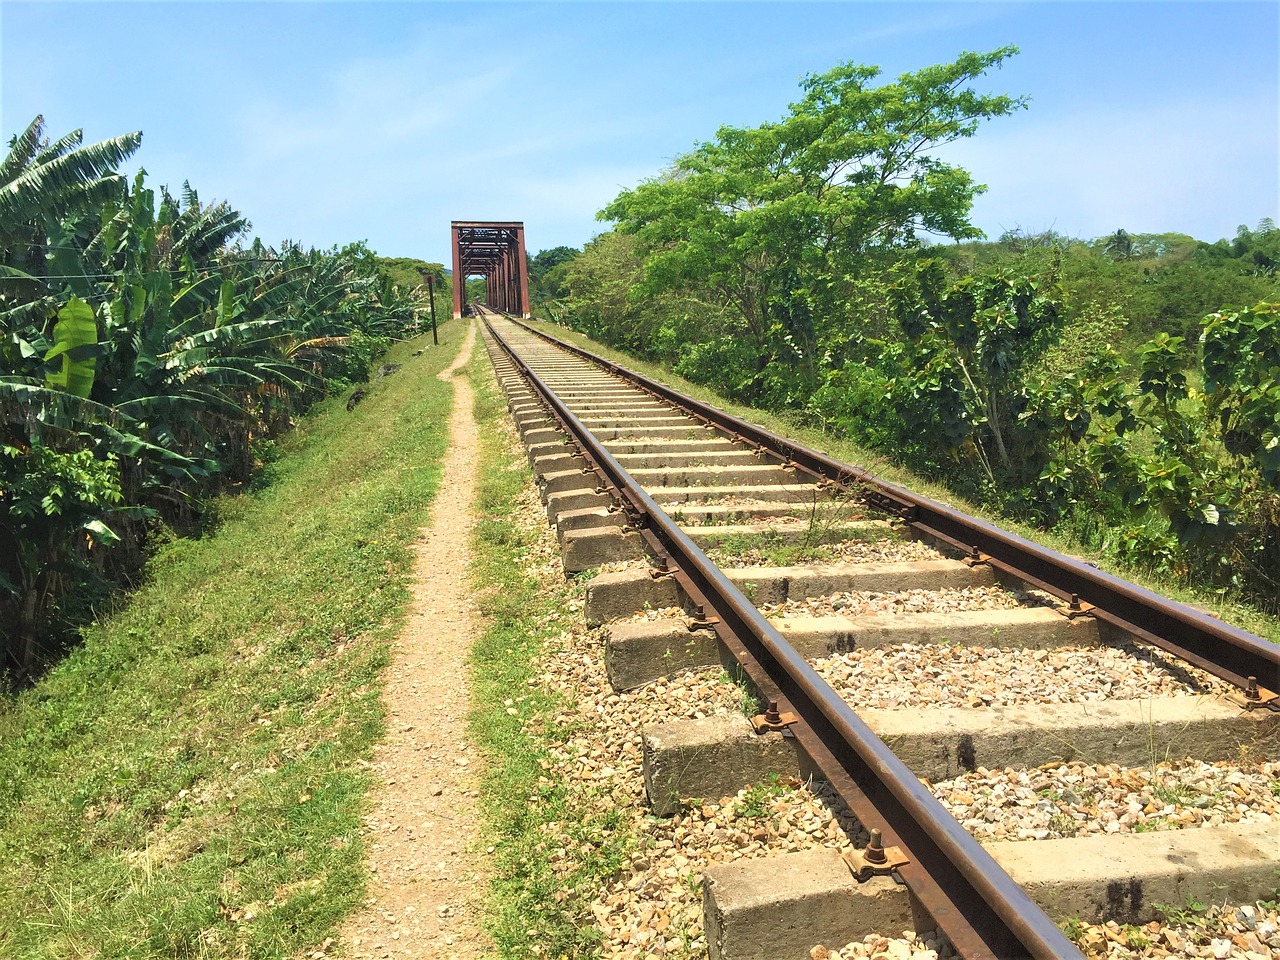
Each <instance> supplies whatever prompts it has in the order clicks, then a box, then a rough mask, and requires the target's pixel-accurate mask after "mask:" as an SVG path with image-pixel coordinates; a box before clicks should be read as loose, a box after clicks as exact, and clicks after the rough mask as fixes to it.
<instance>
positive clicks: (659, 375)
mask: <svg viewBox="0 0 1280 960" xmlns="http://www.w3.org/2000/svg"><path fill="white" fill-rule="evenodd" d="M533 325H534V326H535V327H537V328H539V329H541V330H545V331H546V332H547V333H549V334H551V335H552V336H554V337H557V338H559V339H561V340H565V341H567V342H570V343H574V344H577V345H578V346H581V347H584V348H586V349H588V350H590V351H592V352H593V353H597V354H599V355H600V356H603V357H608V358H609V359H611V360H615V361H617V362H618V363H621V364H624V365H625V366H627V367H629V368H630V369H632V370H635V371H637V372H638V373H643V374H645V375H646V376H648V377H652V378H653V379H654V380H659V381H661V382H663V383H666V384H670V385H671V386H673V387H675V388H676V389H677V390H681V391H683V392H684V393H687V394H689V395H690V396H693V397H696V398H698V399H699V400H703V401H705V402H707V403H712V404H715V405H716V406H717V407H719V408H720V409H722V410H727V411H728V412H730V413H732V414H734V415H735V416H738V417H741V418H742V419H744V420H749V421H751V422H752V423H757V424H760V425H761V426H763V427H766V428H768V429H770V430H773V431H775V432H777V433H782V434H785V435H786V436H788V437H791V438H793V439H795V440H798V441H800V442H801V443H804V444H807V445H808V446H811V447H813V448H814V449H816V450H821V451H823V452H824V453H827V454H829V455H830V456H832V457H835V458H837V459H839V460H843V461H844V462H846V463H854V464H857V465H859V466H861V467H863V468H864V469H866V470H868V471H870V472H871V473H872V474H874V475H876V476H878V477H881V478H883V479H885V480H889V481H892V482H894V483H900V484H902V485H903V486H905V487H907V488H909V489H910V490H913V491H915V492H916V493H919V494H923V495H924V496H928V497H932V498H933V499H935V500H938V501H941V502H942V503H946V504H949V505H951V506H953V507H955V508H956V509H958V510H963V511H964V512H965V513H968V514H969V515H971V516H975V517H982V518H983V519H986V520H989V521H991V522H992V523H995V524H998V525H999V526H1000V527H1002V528H1004V529H1006V530H1010V531H1012V532H1014V533H1017V534H1019V535H1021V536H1023V537H1026V538H1027V539H1028V540H1034V541H1035V542H1037V543H1041V544H1044V545H1045V546H1047V547H1050V548H1052V549H1054V550H1058V551H1060V552H1062V553H1066V554H1070V555H1071V556H1080V557H1086V558H1087V559H1089V560H1090V561H1091V562H1094V563H1096V564H1097V565H1098V567H1099V568H1100V569H1102V570H1106V571H1107V572H1109V573H1112V574H1115V575H1116V576H1120V577H1124V578H1125V579H1126V580H1130V581H1132V582H1133V583H1136V584H1138V585H1140V586H1143V587H1146V588H1147V589H1148V590H1152V591H1154V592H1156V593H1160V594H1163V595H1165V596H1168V597H1172V598H1174V599H1175V600H1180V601H1182V602H1184V603H1190V604H1194V605H1196V606H1198V607H1201V608H1203V609H1206V610H1212V611H1214V612H1215V613H1216V614H1217V615H1218V616H1220V617H1221V618H1222V619H1223V620H1224V621H1225V622H1227V623H1230V624H1233V625H1235V626H1238V627H1240V628H1242V629H1244V630H1249V631H1252V632H1253V633H1256V634H1258V635H1259V636H1261V637H1266V638H1267V639H1269V640H1271V641H1272V642H1274V643H1280V618H1276V617H1270V616H1267V615H1266V614H1264V613H1262V612H1260V611H1258V610H1257V609H1255V608H1253V607H1250V606H1247V605H1245V604H1242V603H1237V602H1234V601H1232V600H1231V599H1229V598H1224V597H1223V596H1222V595H1221V594H1219V593H1217V592H1215V591H1212V590H1199V589H1195V588H1193V587H1190V586H1188V585H1186V584H1185V583H1180V582H1177V581H1174V580H1172V579H1170V578H1165V577H1160V576H1159V575H1156V574H1153V573H1150V572H1148V571H1145V570H1139V569H1135V568H1131V567H1124V566H1120V565H1117V564H1116V563H1114V562H1112V561H1110V560H1109V559H1108V558H1105V557H1100V556H1097V555H1096V554H1093V553H1092V552H1091V551H1088V550H1087V549H1085V548H1084V547H1083V546H1081V544H1080V543H1078V542H1076V541H1072V540H1069V539H1066V538H1065V537H1063V536H1059V535H1057V534H1055V533H1053V532H1046V531H1043V530H1039V529H1036V528H1034V527H1031V526H1028V525H1026V524H1020V523H1017V522H1016V521H1013V520H1009V519H1008V518H1005V517H1001V516H998V515H993V514H991V513H990V512H989V511H984V510H983V509H982V508H981V507H978V506H976V505H974V504H973V503H970V502H968V501H967V500H964V499H963V498H961V497H958V496H956V495H955V494H954V493H952V492H951V491H949V490H947V489H946V488H945V487H943V486H941V485H940V484H937V483H934V482H931V481H929V480H924V479H921V478H920V477H917V476H915V475H914V474H912V473H911V472H909V471H908V470H906V469H904V468H902V467H901V466H899V465H898V464H895V463H894V462H893V461H891V460H889V459H888V458H886V457H885V456H884V455H883V454H879V453H875V452H872V451H869V450H866V449H865V448H863V447H860V446H858V445H857V444H855V443H852V442H850V441H849V440H846V439H844V438H841V437H836V436H833V435H832V434H830V433H825V432H823V431H822V430H820V429H817V428H815V427H813V426H811V425H809V424H807V423H804V422H802V421H801V419H800V417H799V416H797V415H787V414H785V413H783V414H776V413H769V412H767V411H764V410H757V409H755V408H753V407H744V406H740V405H738V404H735V403H732V402H730V401H727V400H725V399H724V398H723V397H721V396H719V395H718V394H716V393H715V392H714V391H713V390H709V389H707V388H706V387H703V386H701V385H699V384H696V383H690V382H689V381H687V380H685V379H684V378H682V377H679V376H677V375H676V374H674V373H672V372H671V371H670V370H667V369H665V368H663V367H661V366H659V365H657V364H654V363H649V362H647V361H644V360H639V359H637V358H635V357H633V356H631V355H630V354H627V353H624V352H623V351H621V350H616V349H614V348H612V347H607V346H605V345H603V344H600V343H597V342H596V341H594V340H592V339H590V338H589V337H587V336H585V335H583V334H580V333H578V332H577V331H574V330H570V329H568V328H567V327H562V326H559V325H557V324H553V323H547V322H545V321H534V323H533Z"/></svg>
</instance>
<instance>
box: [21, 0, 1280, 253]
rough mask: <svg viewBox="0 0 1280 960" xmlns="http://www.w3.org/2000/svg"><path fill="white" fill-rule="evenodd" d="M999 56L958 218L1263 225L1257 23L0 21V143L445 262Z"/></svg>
mask: <svg viewBox="0 0 1280 960" xmlns="http://www.w3.org/2000/svg"><path fill="white" fill-rule="evenodd" d="M1007 43H1014V44H1017V45H1018V46H1019V47H1020V48H1021V50H1022V52H1021V54H1019V56H1017V57H1016V58H1014V60H1013V61H1011V62H1009V63H1007V64H1006V65H1005V66H1004V67H1003V69H1001V70H999V71H997V72H995V73H993V74H991V75H989V76H988V77H987V78H986V79H985V80H984V81H983V83H982V86H983V88H985V89H986V90H988V91H991V92H1005V93H1011V94H1018V95H1028V96H1030V97H1031V98H1032V102H1031V105H1030V107H1029V109H1027V110H1025V111H1022V112H1020V113H1018V114H1016V115H1015V116H1013V117H1007V118H1002V119H999V120H995V121H993V122H992V123H990V124H989V125H987V126H986V127H984V128H983V129H982V130H981V131H980V132H979V133H978V135H977V137H975V138H974V139H973V140H970V141H966V142H964V143H962V144H959V145H956V146H955V147H953V148H951V149H950V150H949V152H948V153H947V154H946V156H947V158H948V159H951V160H953V161H955V162H958V163H960V164H962V165H963V166H965V167H967V168H968V169H969V170H971V171H972V172H973V173H974V175H975V177H976V179H977V180H978V181H979V182H982V183H986V184H988V185H989V188H990V189H989V190H988V192H987V193H986V194H985V195H983V196H982V197H980V198H979V199H978V201H977V203H976V204H975V207H974V214H973V219H974V222H975V223H976V224H977V225H978V226H979V227H980V228H982V229H983V230H985V231H986V232H987V233H988V234H989V235H990V236H992V237H995V236H998V235H999V234H1000V233H1001V232H1002V231H1003V230H1005V229H1008V228H1014V227H1021V228H1022V229H1025V230H1029V231H1035V230H1042V229H1046V228H1053V229H1056V230H1058V231H1061V232H1063V233H1067V234H1070V235H1072V236H1082V237H1094V236H1100V235H1103V234H1106V233H1110V232H1112V231H1114V230H1115V229H1117V228H1119V227H1123V228H1125V229H1127V230H1129V231H1130V232H1162V231H1172V230H1176V231H1181V232H1185V233H1190V234H1192V235H1194V236H1196V237H1199V238H1201V239H1209V240H1213V239H1217V238H1218V237H1222V236H1232V235H1234V233H1235V229H1236V226H1237V224H1241V223H1245V224H1249V225H1250V226H1252V225H1254V224H1256V223H1257V221H1258V220H1259V219H1261V218H1262V217H1273V218H1276V219H1280V96H1278V89H1280V4H1277V3H1275V2H1274V0H1272V2H1263V0H1259V2H1247V3H1230V2H1199V3H1169V2H1157V0H1149V2H1143V3H1110V2H1087V3H1080V2H1075V3H1066V2H1063V3H1055V2H1029V3H1014V2H995V0H992V2H984V3H960V2H953V3H915V2H899V3H893V4H882V3H870V2H867V3H857V2H847V3H839V2H829V3H816V4H810V3H765V2H757V3H728V2H725V3H702V4H694V3H642V4H628V3H616V4H605V3H588V2H580V3H569V4H559V3H514V4H508V3H496V2H495V3H471V4H449V3H421V2H408V0H406V2H393V3H353V2H333V3H306V2H276V3H251V2H195V3H181V4H173V3H160V2H133V3H108V2H103V3H73V2H48V0H46V2H40V3H30V2H16V0H0V132H3V135H4V137H5V139H7V138H8V137H10V136H12V135H13V134H14V133H16V132H17V131H18V130H19V129H21V128H22V127H24V126H25V125H26V124H27V123H28V122H29V121H30V120H31V118H32V117H33V116H34V115H36V114H37V113H43V114H44V115H45V117H46V119H47V121H48V125H49V130H50V132H51V133H52V134H53V135H55V136H57V135H61V134H63V133H65V132H67V131H69V130H71V129H74V128H76V127H83V128H84V130H85V136H86V138H87V139H90V140H96V139H101V138H104V137H107V136H111V135H114V134H118V133H123V132H125V131H129V130H136V129H141V130H142V131H143V134H144V142H143V147H142V149H141V150H140V151H139V152H138V154H137V155H135V158H134V161H133V162H132V164H131V169H133V168H136V167H138V166H144V167H146V169H147V171H148V173H149V175H150V181H151V183H152V184H153V185H159V184H162V183H164V184H169V185H170V186H171V187H173V188H177V187H179V186H180V185H181V183H182V181H183V180H184V179H188V180H190V181H191V184H192V186H194V187H195V188H196V189H197V190H198V191H199V193H200V197H201V199H202V200H205V201H209V200H215V199H218V200H221V199H225V200H228V201H230V202H231V204H232V205H233V206H235V207H236V208H237V209H239V210H241V211H242V212H244V213H245V214H246V215H247V216H248V217H249V218H250V219H251V220H252V221H253V224H254V230H255V233H257V234H259V235H260V236H262V238H263V239H264V240H265V241H267V242H269V243H278V242H279V241H280V240H282V239H285V238H288V239H294V240H298V241H301V242H303V243H305V244H310V245H316V246H328V245H331V244H340V243H345V242H347V241H350V240H358V239H363V240H367V241H368V242H369V244H370V245H371V246H372V247H373V248H374V249H375V250H377V251H378V252H380V253H383V254H385V255H388V256H417V257H422V258H424V259H430V260H437V261H445V262H447V257H448V244H449V236H448V225H449V221H450V220H453V219H475V220H486V219H493V220H524V221H525V224H526V232H527V236H528V242H529V246H530V249H531V252H533V251H536V250H538V249H542V248H546V247H551V246H556V245H559V244H568V245H572V246H580V245H581V244H582V243H584V242H585V241H586V240H588V239H590V237H591V236H592V235H593V234H594V233H596V232H598V231H599V230H600V229H602V225H601V224H599V223H597V222H596V221H595V219H594V215H595V212H596V211H597V210H598V209H600V208H601V207H602V206H604V205H605V204H606V203H608V202H609V201H610V200H611V199H612V198H613V197H614V196H616V195H617V193H618V192H619V190H620V189H622V188H624V187H629V186H634V185H635V184H636V183H637V182H639V181H640V180H642V179H644V178H645V177H649V176H653V175H655V174H657V173H658V172H659V171H660V170H661V169H662V168H663V167H664V166H665V165H666V164H667V163H669V161H670V160H671V159H672V158H673V157H675V156H676V155H678V154H680V153H682V152H685V151H687V150H689V149H690V148H691V147H692V146H693V145H694V144H695V143H696V142H697V141H699V140H704V139H708V138H710V137H712V136H713V135H714V133H715V131H716V129H717V127H719V126H720V125H721V124H732V125H743V126H754V125H757V124H759V123H762V122H765V121H768V120H774V119H777V118H779V117H780V116H782V115H783V114H784V113H785V112H786V109H787V105H788V104H789V103H790V102H792V101H793V100H796V99H798V97H799V87H798V81H799V80H800V78H801V77H802V76H803V75H804V74H806V73H817V72H822V71H824V70H826V69H828V68H830V67H831V66H834V65H835V64H836V63H837V62H839V61H842V60H852V61H855V62H859V63H869V64H877V65H879V66H881V67H882V68H883V69H884V72H885V75H886V76H887V77H894V76H896V75H897V74H899V73H901V72H904V71H908V70H915V69H918V68H920V67H923V66H927V65H929V64H933V63H939V62H944V61H947V60H950V59H953V58H954V57H955V55H956V54H957V53H959V52H960V51H962V50H990V49H993V48H995V47H998V46H1001V45H1003V44H1007Z"/></svg>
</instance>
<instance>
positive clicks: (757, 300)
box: [600, 47, 1025, 363]
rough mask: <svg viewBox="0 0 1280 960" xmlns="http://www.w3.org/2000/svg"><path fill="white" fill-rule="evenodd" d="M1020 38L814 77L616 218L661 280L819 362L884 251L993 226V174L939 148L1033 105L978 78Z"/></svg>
mask: <svg viewBox="0 0 1280 960" xmlns="http://www.w3.org/2000/svg"><path fill="white" fill-rule="evenodd" d="M1016 52H1017V51H1016V48H1015V47H1002V48H1000V49H998V50H994V51H992V52H990V53H964V54H961V55H960V57H959V58H957V59H956V61H955V62H954V63H948V64H941V65H937V66H932V67H926V68H924V69H923V70H920V71H918V72H916V73H906V74H903V75H902V76H900V77H899V78H898V79H897V81H896V82H893V83H883V84H879V85H876V84H875V81H876V79H877V78H878V77H879V76H880V71H879V69H878V68H876V67H868V66H859V65H856V64H852V63H844V64H841V65H839V66H837V67H835V68H834V69H832V70H830V71H828V72H827V73H823V74H818V75H813V76H809V77H808V78H806V79H805V80H804V81H803V84H802V87H803V91H804V97H803V98H802V99H801V100H800V101H798V102H797V103H794V104H792V105H791V109H790V112H789V113H788V115H787V116H785V117H784V118H783V119H782V120H780V121H778V122H776V123H765V124H763V125H761V126H759V127H755V128H751V129H747V128H739V127H722V128H721V129H720V130H719V132H718V133H717V135H716V138H715V139H714V140H713V141H710V142H708V143H703V144H700V145H699V146H698V147H697V149H695V150H694V151H693V152H692V153H688V154H685V155H684V156H681V157H679V158H677V159H676V161H675V164H674V166H673V167H672V168H671V169H670V170H669V171H667V173H666V174H665V175H664V176H662V177H659V178H657V179H654V180H649V181H647V182H645V183H643V184H641V185H640V186H639V187H637V188H636V189H634V190H626V191H623V193H622V194H621V195H619V196H618V197H617V198H616V199H615V200H614V201H613V202H612V203H611V204H609V206H607V207H606V208H605V209H604V210H603V211H601V214H600V216H601V218H603V219H608V220H613V221H616V222H617V225H618V229H619V230H621V231H622V232H624V233H630V234H634V235H635V236H636V238H637V240H638V243H639V248H640V250H641V253H642V255H643V256H644V257H645V261H646V263H645V279H644V283H645V286H646V287H647V288H648V289H649V291H650V292H654V293H657V292H661V291H664V290H671V289H674V288H677V287H679V286H680V285H681V284H686V283H693V284H697V285H699V286H705V287H706V288H709V290H710V292H711V294H712V295H713V296H714V297H716V298H718V299H719V300H721V301H722V303H723V304H724V305H725V306H726V307H727V308H730V309H732V310H733V311H734V312H735V313H736V314H737V316H738V317H739V318H740V320H741V323H742V326H743V333H745V334H746V336H747V337H748V339H749V340H751V341H752V345H753V346H754V347H755V348H756V349H757V350H759V351H760V355H761V357H762V359H765V360H767V359H769V358H772V357H779V358H788V359H790V360H792V361H793V362H795V361H797V360H798V361H800V362H802V363H811V362H812V358H813V354H814V352H815V348H816V341H817V331H816V330H815V328H814V320H813V317H814V316H815V315H824V316H825V315H830V313H832V312H833V311H832V310H831V309H830V308H832V307H833V306H834V304H835V303H837V302H838V300H839V299H840V298H841V296H842V295H843V294H844V293H845V292H846V290H847V286H848V284H849V283H850V282H853V281H854V280H856V278H857V276H858V275H859V272H860V269H861V267H862V265H863V262H864V261H865V259H866V258H867V256H868V255H869V254H870V253H872V252H873V251H876V250H883V249H885V248H894V247H903V246H912V245H915V244H916V242H917V239H916V238H917V233H918V232H927V233H930V234H933V235H937V236H944V237H952V238H957V239H960V238H968V237H977V236H981V232H980V231H978V230H977V229H976V228H975V227H974V226H973V225H972V224H971V223H970V222H969V212H970V208H971V206H972V202H973V198H974V197H975V196H976V195H977V194H978V193H979V192H981V191H982V189H983V187H982V186H980V185H979V184H976V183H975V182H974V181H973V178H972V177H971V176H970V175H969V174H968V173H967V172H966V171H965V170H963V169H961V168H960V167H957V166H955V165H953V164H949V163H946V162H944V161H943V160H941V159H939V158H938V157H937V156H936V152H935V151H936V149H937V148H938V147H940V146H942V145H944V144H947V143H951V142H953V141H956V140H959V139H962V138H964V137H970V136H972V135H973V134H974V133H975V132H976V131H977V129H978V127H979V125H980V124H981V123H982V121H984V120H986V119H989V118H991V117H998V116H1003V115H1005V114H1008V113H1010V112H1012V111H1014V110H1016V109H1019V108H1021V107H1022V106H1024V105H1025V99H1023V98H1015V97H1009V96H1003V95H992V96H988V95H984V94H981V93H979V92H977V91H975V90H974V89H973V88H972V86H971V84H972V83H973V81H975V80H976V79H977V78H978V77H980V76H982V75H983V74H984V73H986V72H987V71H988V70H990V69H991V68H993V67H998V66H999V65H1000V64H1002V63H1003V62H1004V61H1005V60H1006V59H1008V58H1009V57H1011V56H1013V54H1014V53H1016ZM819 308H821V309H819Z"/></svg>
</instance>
